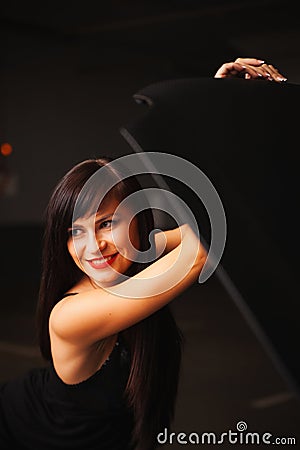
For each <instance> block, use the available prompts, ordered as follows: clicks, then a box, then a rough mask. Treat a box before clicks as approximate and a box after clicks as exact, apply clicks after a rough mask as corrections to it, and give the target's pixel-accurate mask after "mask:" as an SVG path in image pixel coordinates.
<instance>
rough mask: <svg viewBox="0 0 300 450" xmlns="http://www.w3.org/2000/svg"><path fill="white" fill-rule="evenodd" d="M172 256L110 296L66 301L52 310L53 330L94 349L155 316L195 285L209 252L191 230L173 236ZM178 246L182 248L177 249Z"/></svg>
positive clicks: (104, 292)
mask: <svg viewBox="0 0 300 450" xmlns="http://www.w3.org/2000/svg"><path fill="white" fill-rule="evenodd" d="M170 231H171V232H170V233H168V236H169V237H171V239H169V243H168V246H167V247H168V248H170V247H172V246H173V245H175V248H173V249H172V250H170V251H169V252H168V253H167V254H166V255H164V256H162V257H161V258H160V259H158V260H157V261H155V262H153V263H152V264H151V265H150V266H148V267H147V268H146V269H144V270H142V271H141V272H140V273H138V274H137V275H135V276H133V277H131V278H129V279H128V280H126V281H124V282H122V283H120V284H118V285H115V286H112V287H110V288H109V291H108V290H103V289H95V290H91V291H87V292H83V293H79V294H78V295H76V296H72V297H66V298H65V299H63V300H61V301H60V302H59V303H58V304H57V305H56V306H55V307H54V309H53V310H52V313H51V317H50V327H51V330H52V331H53V332H54V333H56V334H57V335H58V336H60V337H61V338H62V339H65V340H67V341H69V342H73V343H78V344H80V345H89V344H92V343H94V342H96V341H98V340H101V339H103V338H105V337H107V336H110V335H113V334H115V333H117V332H119V331H121V330H123V329H125V328H128V327H130V326H132V325H134V324H135V323H137V322H139V321H140V320H143V319H145V318H146V317H148V316H150V315H151V314H153V313H154V312H155V311H157V310H159V309H160V308H162V307H163V306H164V305H166V304H167V303H169V302H170V301H171V300H173V299H174V298H175V297H177V296H178V295H179V294H181V293H182V292H183V291H184V290H186V289H187V288H188V287H189V286H190V285H191V284H193V283H194V282H195V281H196V280H197V278H198V276H199V274H200V271H201V269H202V267H203V265H204V263H205V260H206V256H207V255H206V251H205V249H204V247H203V246H202V245H201V243H200V241H199V239H198V238H197V236H196V235H195V233H194V232H193V231H192V229H191V228H190V226H189V225H182V226H181V227H180V231H181V232H182V237H181V239H180V240H179V243H178V244H177V238H178V236H179V234H180V233H178V229H175V230H170ZM176 244H177V245H176Z"/></svg>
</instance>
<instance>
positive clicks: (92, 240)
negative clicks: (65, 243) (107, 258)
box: [87, 235, 106, 253]
mask: <svg viewBox="0 0 300 450" xmlns="http://www.w3.org/2000/svg"><path fill="white" fill-rule="evenodd" d="M105 247H106V241H105V240H104V239H101V240H100V239H98V238H96V236H95V235H91V236H89V239H88V242H87V248H88V251H89V252H90V253H97V252H99V250H100V251H102V250H104V249H105Z"/></svg>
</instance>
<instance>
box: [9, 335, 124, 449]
mask: <svg viewBox="0 0 300 450" xmlns="http://www.w3.org/2000/svg"><path fill="white" fill-rule="evenodd" d="M129 368H130V358H129V352H128V350H127V348H126V345H125V343H124V341H123V339H121V337H120V335H119V338H118V341H117V342H116V344H115V346H114V349H113V350H112V352H111V354H110V356H109V358H108V359H107V360H106V361H105V363H104V365H102V367H101V368H100V370H98V371H97V372H96V373H95V374H94V375H92V376H91V377H89V378H88V379H87V380H84V381H82V382H80V383H78V384H74V385H69V384H65V383H64V382H63V381H62V380H61V379H60V378H59V376H58V375H57V373H56V371H55V369H54V367H53V364H50V365H49V366H48V367H40V368H34V369H32V370H30V371H29V372H28V373H27V374H26V375H25V376H22V377H20V378H18V379H15V380H12V381H8V382H6V383H2V384H0V449H1V450H25V449H26V450H60V449H61V450H71V449H72V450H129V449H131V447H130V445H129V441H130V435H131V431H132V428H133V416H132V414H131V412H130V411H129V410H128V408H126V405H125V401H124V399H123V393H124V389H125V386H126V382H127V379H128V375H129Z"/></svg>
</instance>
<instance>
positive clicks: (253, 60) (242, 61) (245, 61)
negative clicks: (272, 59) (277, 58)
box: [235, 58, 265, 66]
mask: <svg viewBox="0 0 300 450" xmlns="http://www.w3.org/2000/svg"><path fill="white" fill-rule="evenodd" d="M235 62H237V63H240V64H242V65H243V64H250V65H251V66H260V65H261V64H263V63H264V62H265V61H263V60H262V59H257V58H236V60H235Z"/></svg>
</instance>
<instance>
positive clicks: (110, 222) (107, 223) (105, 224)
mask: <svg viewBox="0 0 300 450" xmlns="http://www.w3.org/2000/svg"><path fill="white" fill-rule="evenodd" d="M113 222H114V221H113V220H105V221H104V222H102V223H101V224H100V226H99V228H108V227H109V226H110V225H112V223H113Z"/></svg>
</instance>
